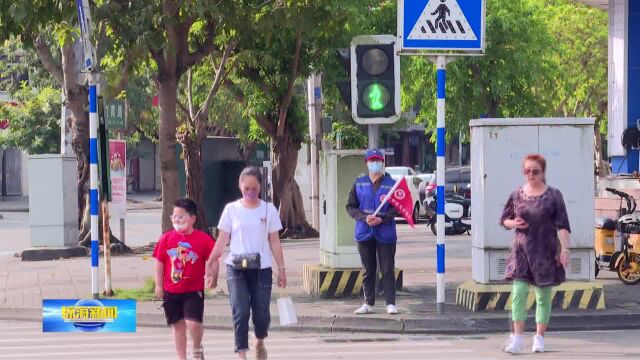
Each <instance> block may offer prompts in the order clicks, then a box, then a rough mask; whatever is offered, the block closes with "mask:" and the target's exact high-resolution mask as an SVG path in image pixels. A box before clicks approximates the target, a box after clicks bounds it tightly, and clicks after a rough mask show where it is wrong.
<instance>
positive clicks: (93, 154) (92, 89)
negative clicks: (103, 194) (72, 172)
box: [89, 73, 100, 299]
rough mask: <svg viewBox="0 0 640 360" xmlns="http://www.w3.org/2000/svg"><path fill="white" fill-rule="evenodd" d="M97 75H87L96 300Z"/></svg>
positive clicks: (90, 195)
mask: <svg viewBox="0 0 640 360" xmlns="http://www.w3.org/2000/svg"><path fill="white" fill-rule="evenodd" d="M97 82H98V81H97V74H96V73H91V74H90V75H89V170H90V184H91V185H90V188H89V199H90V206H91V209H90V210H91V294H92V295H93V298H94V299H97V298H98V295H99V290H98V256H99V253H100V246H99V243H98V236H99V233H98V214H99V211H98V209H99V208H98V203H99V201H98V93H97V92H98V89H97V85H96V84H97Z"/></svg>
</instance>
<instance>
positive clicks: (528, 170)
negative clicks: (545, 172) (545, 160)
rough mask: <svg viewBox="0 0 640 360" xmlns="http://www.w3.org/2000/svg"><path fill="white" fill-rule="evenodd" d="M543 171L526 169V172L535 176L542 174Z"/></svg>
mask: <svg viewBox="0 0 640 360" xmlns="http://www.w3.org/2000/svg"><path fill="white" fill-rule="evenodd" d="M541 172H542V171H541V170H540V169H524V174H525V175H529V174H532V175H534V176H536V175H540V173H541Z"/></svg>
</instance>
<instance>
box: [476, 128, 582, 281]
mask: <svg viewBox="0 0 640 360" xmlns="http://www.w3.org/2000/svg"><path fill="white" fill-rule="evenodd" d="M593 124H594V120H593V119H592V118H526V119H525V118H518V119H481V120H472V121H471V123H470V127H471V194H473V198H472V202H471V213H472V214H473V216H472V217H471V219H472V225H471V227H472V228H473V230H472V231H471V243H472V248H471V249H472V250H471V258H472V262H473V268H472V269H473V271H472V274H473V280H475V281H476V282H479V283H482V284H488V283H494V282H499V281H502V280H504V278H505V270H506V269H505V267H506V264H507V255H508V254H509V249H510V247H511V243H512V241H513V237H514V234H513V231H506V230H505V229H503V228H502V227H501V226H500V224H499V223H500V216H501V215H502V210H503V208H504V205H505V203H506V201H507V198H508V197H509V195H510V194H511V192H512V191H514V190H515V189H516V188H517V187H518V186H520V185H522V184H524V182H525V180H524V177H523V175H522V160H523V159H524V157H525V156H526V155H527V154H530V153H540V154H542V155H543V156H544V157H545V158H546V160H547V174H546V178H547V181H548V183H549V185H550V186H552V187H555V188H557V189H559V190H560V191H561V192H562V195H563V197H564V201H565V204H566V206H567V212H568V213H569V222H570V223H571V230H572V233H571V236H570V239H571V259H570V262H569V267H568V268H567V270H566V272H567V279H569V280H586V281H588V280H593V276H594V275H593V274H594V269H593V264H594V262H595V257H594V251H593V243H594V236H595V235H594V230H593V221H594V217H595V213H594V196H593V194H594V189H593V188H594V185H593V183H594V178H593V177H594V175H593V174H594V172H593V146H594V145H593Z"/></svg>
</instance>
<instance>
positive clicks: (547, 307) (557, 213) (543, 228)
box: [500, 154, 571, 353]
mask: <svg viewBox="0 0 640 360" xmlns="http://www.w3.org/2000/svg"><path fill="white" fill-rule="evenodd" d="M545 171H546V161H545V159H544V157H542V156H541V155H538V154H531V155H528V156H527V157H525V158H524V161H523V168H522V172H523V174H524V176H525V179H526V183H525V184H524V185H523V186H521V187H519V188H518V189H516V190H515V191H514V192H513V193H512V194H511V196H510V197H509V200H508V201H507V204H506V205H505V207H504V211H503V213H502V217H501V219H500V224H501V225H502V226H504V227H505V228H506V229H508V230H511V229H515V239H514V240H513V244H512V247H511V253H510V254H509V258H508V261H507V268H506V278H507V279H508V280H513V290H512V294H511V299H512V303H511V317H512V320H513V335H511V338H510V341H509V343H508V344H507V346H506V347H505V348H504V351H506V352H509V353H519V352H522V350H523V348H524V345H523V343H522V334H523V333H524V322H525V320H526V319H527V297H528V294H529V285H533V286H535V287H536V289H535V292H536V324H537V327H536V330H537V331H536V335H535V336H534V337H533V346H532V348H531V349H532V350H533V351H534V352H544V333H545V331H546V330H547V324H548V323H549V318H550V316H551V287H552V286H555V285H559V284H561V283H562V282H564V281H565V280H566V277H565V272H564V269H565V268H566V267H567V264H568V263H569V255H570V252H569V233H570V232H571V228H570V226H569V218H568V216H567V210H566V207H565V204H564V199H563V198H562V194H561V193H560V191H559V190H558V189H555V188H552V187H550V186H548V185H547V184H546V181H545Z"/></svg>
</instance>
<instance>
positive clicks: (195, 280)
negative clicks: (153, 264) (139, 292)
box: [153, 230, 216, 294]
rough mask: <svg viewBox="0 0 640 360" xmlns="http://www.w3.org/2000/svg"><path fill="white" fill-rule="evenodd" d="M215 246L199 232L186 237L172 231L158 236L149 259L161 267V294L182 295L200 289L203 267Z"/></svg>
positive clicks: (212, 240)
mask: <svg viewBox="0 0 640 360" xmlns="http://www.w3.org/2000/svg"><path fill="white" fill-rule="evenodd" d="M215 243H216V241H215V240H214V239H213V238H212V237H211V236H209V235H207V234H206V233H204V232H202V231H200V230H193V232H192V233H191V234H189V235H184V234H181V233H179V232H177V231H175V230H171V231H168V232H166V233H164V234H162V236H160V240H158V244H157V245H156V249H155V250H154V251H153V257H154V258H156V259H157V260H158V261H160V262H162V263H163V264H164V280H163V283H164V291H168V292H170V293H177V294H182V293H188V292H193V291H202V290H204V272H205V264H206V262H207V259H209V256H210V255H211V252H212V250H213V246H214V245H215Z"/></svg>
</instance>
